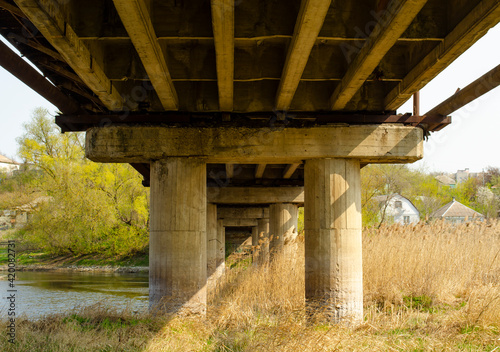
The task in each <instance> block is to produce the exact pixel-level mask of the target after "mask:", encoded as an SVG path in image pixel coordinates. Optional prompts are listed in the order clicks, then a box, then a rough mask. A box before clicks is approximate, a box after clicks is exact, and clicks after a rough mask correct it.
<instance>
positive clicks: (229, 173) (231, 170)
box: [226, 163, 234, 179]
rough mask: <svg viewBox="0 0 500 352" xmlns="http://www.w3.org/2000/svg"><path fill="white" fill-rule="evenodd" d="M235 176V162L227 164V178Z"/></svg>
mask: <svg viewBox="0 0 500 352" xmlns="http://www.w3.org/2000/svg"><path fill="white" fill-rule="evenodd" d="M233 176H234V164H229V163H228V164H226V178H228V179H230V178H233Z"/></svg>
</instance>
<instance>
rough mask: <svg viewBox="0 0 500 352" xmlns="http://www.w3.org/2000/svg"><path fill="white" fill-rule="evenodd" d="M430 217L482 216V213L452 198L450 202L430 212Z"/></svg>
mask: <svg viewBox="0 0 500 352" xmlns="http://www.w3.org/2000/svg"><path fill="white" fill-rule="evenodd" d="M432 217H433V218H444V217H483V214H481V213H478V212H477V211H475V210H473V209H471V208H469V207H467V206H465V205H463V204H462V203H460V202H457V201H456V200H455V199H453V200H452V201H451V202H449V203H448V204H446V205H444V206H443V207H441V208H439V209H438V210H436V211H435V212H434V213H432Z"/></svg>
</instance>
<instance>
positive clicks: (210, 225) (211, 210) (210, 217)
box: [207, 203, 218, 297]
mask: <svg viewBox="0 0 500 352" xmlns="http://www.w3.org/2000/svg"><path fill="white" fill-rule="evenodd" d="M217 231H218V229H217V205H215V204H211V203H208V204H207V290H208V291H207V296H208V297H213V295H214V290H215V287H216V285H217V275H216V270H217V251H218V244H217Z"/></svg>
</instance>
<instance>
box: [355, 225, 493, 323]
mask: <svg viewBox="0 0 500 352" xmlns="http://www.w3.org/2000/svg"><path fill="white" fill-rule="evenodd" d="M363 237H364V238H363V251H364V253H363V260H364V263H363V269H364V288H365V302H366V305H370V304H373V303H378V304H379V305H380V304H382V305H384V306H387V305H402V304H408V303H415V304H417V305H418V304H420V305H422V304H424V305H426V306H431V305H432V306H436V305H446V304H448V305H454V304H465V303H466V304H467V306H468V307H469V310H470V312H469V313H470V314H471V315H470V317H471V318H472V317H474V316H476V318H474V319H476V320H477V319H480V320H482V321H483V322H485V323H488V322H491V323H497V324H500V223H499V222H498V221H494V222H474V223H467V224H461V225H456V226H452V225H449V224H446V223H444V222H436V223H434V224H431V225H424V224H419V225H416V226H390V227H382V228H380V229H378V230H367V231H365V232H364V236H363ZM422 300H424V301H425V302H421V301H422Z"/></svg>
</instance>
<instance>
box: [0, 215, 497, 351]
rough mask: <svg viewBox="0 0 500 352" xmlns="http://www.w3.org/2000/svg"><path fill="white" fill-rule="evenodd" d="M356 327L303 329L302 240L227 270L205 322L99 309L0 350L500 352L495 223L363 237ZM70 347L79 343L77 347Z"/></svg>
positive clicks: (31, 330)
mask: <svg viewBox="0 0 500 352" xmlns="http://www.w3.org/2000/svg"><path fill="white" fill-rule="evenodd" d="M363 237H364V238H363V242H364V243H363V245H364V246H363V249H364V253H363V259H364V264H363V266H364V285H365V286H364V291H365V292H364V294H365V320H364V322H363V323H362V324H360V325H358V326H356V327H346V326H344V325H341V324H339V325H333V326H332V325H328V324H318V323H311V321H310V320H308V319H307V317H306V315H305V313H304V257H303V253H304V252H303V251H304V249H303V241H301V240H300V239H303V237H302V238H300V237H299V241H298V242H296V243H295V244H294V246H295V247H296V248H295V250H287V251H285V252H284V253H283V255H281V256H278V257H277V259H276V260H275V261H274V262H273V263H272V264H271V265H268V266H263V267H256V266H253V265H252V264H244V263H248V258H247V259H243V262H242V263H243V264H244V265H236V266H234V267H233V268H232V269H229V270H227V272H226V275H225V278H224V280H223V281H222V282H221V283H220V285H219V287H218V289H219V292H218V295H217V297H216V298H214V299H213V301H212V302H211V305H210V306H209V308H208V314H207V318H206V319H200V318H198V317H183V318H181V317H161V316H154V317H153V316H148V315H146V316H142V317H138V316H134V315H131V314H128V315H127V314H124V315H119V314H118V315H117V314H115V313H113V314H111V313H109V312H106V311H102V310H99V309H98V310H90V311H82V312H78V313H77V314H76V315H74V316H72V317H69V318H68V317H64V316H56V317H52V318H48V319H46V320H44V321H39V322H29V321H24V322H20V324H19V330H18V335H17V336H18V339H19V345H18V346H17V348H16V347H15V346H11V345H10V344H8V343H7V342H6V341H5V340H4V338H3V336H2V337H0V350H2V351H3V350H5V351H27V350H29V351H68V350H72V351H95V350H102V351H115V350H117V351H118V350H119V351H148V352H153V351H183V352H184V351H297V350H300V351H436V350H439V351H500V339H499V337H500V254H499V253H500V223H499V222H489V223H486V222H485V223H473V224H467V225H459V226H450V225H446V224H443V223H435V224H431V225H417V226H405V227H400V226H391V227H383V228H380V229H378V230H375V229H373V230H365V231H364V236H363ZM79 341H82V342H81V343H80V342H79Z"/></svg>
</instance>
